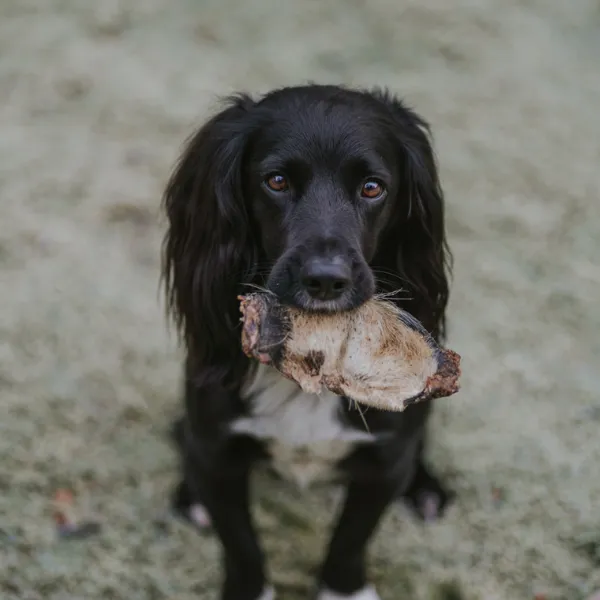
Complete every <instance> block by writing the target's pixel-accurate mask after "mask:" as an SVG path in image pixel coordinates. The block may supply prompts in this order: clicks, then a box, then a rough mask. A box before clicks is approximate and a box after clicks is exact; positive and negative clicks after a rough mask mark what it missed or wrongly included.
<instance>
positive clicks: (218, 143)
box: [163, 96, 256, 377]
mask: <svg viewBox="0 0 600 600" xmlns="http://www.w3.org/2000/svg"><path fill="white" fill-rule="evenodd" d="M253 106H254V102H253V101H252V100H251V99H250V98H249V97H247V96H236V97H234V98H230V99H229V100H228V103H227V106H226V108H224V109H223V110H222V111H221V112H220V113H219V114H217V115H215V116H214V117H213V118H211V119H210V120H209V121H208V122H207V123H206V124H205V125H204V126H202V127H201V128H200V129H199V130H198V131H197V132H196V133H195V134H194V135H192V136H191V138H190V139H188V140H187V142H186V144H185V147H184V150H183V152H182V154H181V157H180V159H179V162H178V164H177V165H176V167H175V169H174V171H173V173H172V175H171V178H170V180H169V182H168V184H167V187H166V191H165V194H164V208H165V210H166V214H167V218H168V229H167V233H166V236H165V240H164V245H163V276H164V280H165V284H166V285H165V287H166V293H167V306H168V310H169V312H170V315H171V316H172V317H173V319H174V320H175V323H176V324H177V326H178V329H179V330H180V333H181V334H182V337H183V339H184V341H185V343H186V346H187V350H188V359H189V360H191V361H192V362H193V363H194V364H195V365H196V366H197V367H202V368H206V369H205V370H207V371H209V370H211V369H213V370H219V369H221V370H222V369H225V371H227V370H228V369H230V368H233V367H234V365H235V364H236V363H238V362H239V361H240V355H241V350H240V340H239V328H238V325H239V316H240V313H239V308H238V307H239V304H238V301H237V294H238V293H239V292H240V284H241V283H243V282H244V280H245V278H246V277H248V272H249V271H250V270H251V269H252V265H253V264H254V262H255V255H256V247H255V241H254V239H253V237H252V228H251V226H250V223H249V216H248V212H247V207H246V204H245V202H244V189H243V187H244V186H243V162H244V153H245V150H246V147H247V143H248V138H249V135H250V128H251V122H250V119H249V113H250V111H251V110H252V107H253ZM222 376H223V373H220V374H219V377H222Z"/></svg>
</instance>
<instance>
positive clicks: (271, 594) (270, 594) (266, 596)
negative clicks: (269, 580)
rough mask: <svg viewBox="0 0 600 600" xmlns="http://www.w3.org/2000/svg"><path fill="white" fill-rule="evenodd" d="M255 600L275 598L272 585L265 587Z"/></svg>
mask: <svg viewBox="0 0 600 600" xmlns="http://www.w3.org/2000/svg"><path fill="white" fill-rule="evenodd" d="M257 600H275V590H274V589H273V588H272V587H268V588H265V589H264V590H263V593H262V594H261V595H260V596H259V597H258V598H257Z"/></svg>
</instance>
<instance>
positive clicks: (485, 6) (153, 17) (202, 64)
mask: <svg viewBox="0 0 600 600" xmlns="http://www.w3.org/2000/svg"><path fill="white" fill-rule="evenodd" d="M307 80H314V81H317V82H333V83H345V84H349V85H361V86H365V85H367V86H368V85H379V86H388V87H389V88H390V89H391V90H393V91H395V92H397V93H398V94H399V95H400V96H402V97H404V98H405V99H406V100H407V101H408V103H409V104H411V105H412V106H413V107H415V108H416V109H417V111H418V112H420V113H421V114H422V115H424V116H425V118H426V119H428V120H429V121H430V122H431V124H432V126H433V131H434V135H435V140H436V147H437V152H438V157H439V161H440V167H441V174H442V181H443V185H444V188H445V191H446V195H447V202H448V209H447V210H448V231H449V236H450V243H451V246H452V249H453V251H454V255H455V277H454V284H453V295H452V301H451V308H450V338H449V345H450V346H451V347H452V348H455V349H456V350H457V351H458V352H460V353H461V354H462V355H463V366H464V378H463V391H462V392H461V393H460V394H459V395H457V396H455V397H453V398H451V399H448V400H443V401H439V402H438V410H437V412H436V416H435V420H434V424H433V427H432V442H433V444H432V448H431V461H432V462H433V464H434V465H435V467H436V468H437V470H438V471H440V472H441V473H442V474H443V476H444V477H445V479H446V480H447V481H448V482H449V483H450V484H451V485H452V486H453V488H454V489H455V490H456V491H457V492H458V499H457V502H456V504H455V505H454V507H453V508H452V510H451V511H450V513H449V514H448V516H447V517H446V518H445V519H444V520H443V521H442V522H440V523H438V524H434V525H428V526H423V525H422V524H419V523H416V522H415V521H414V520H413V519H412V517H411V516H410V515H409V514H408V513H407V512H406V511H405V510H404V509H403V508H402V507H401V506H397V507H394V508H393V510H391V511H390V513H389V514H388V516H387V517H386V519H385V521H384V523H383V525H382V528H381V531H380V533H379V535H378V536H377V538H376V540H375V542H374V543H373V546H372V560H371V566H372V571H373V579H374V580H375V581H376V583H377V584H378V586H379V589H380V593H381V595H382V597H383V598H384V600H396V599H398V600H399V599H401V598H406V599H411V600H412V599H417V600H429V599H430V598H435V597H444V598H450V597H452V598H455V599H458V598H461V599H471V598H472V599H480V600H496V599H498V600H527V599H533V598H538V599H542V598H544V599H546V600H552V599H556V600H558V599H561V600H562V599H566V600H581V599H584V598H588V597H590V595H591V594H592V592H593V591H594V590H595V589H597V588H600V510H599V507H600V435H599V433H598V428H599V424H600V397H599V394H598V392H599V390H600V366H599V359H600V335H599V332H600V329H599V326H600V310H599V308H598V307H599V300H600V200H599V198H598V190H599V188H600V4H599V3H598V0H571V1H570V2H566V1H565V0H527V1H525V0H427V1H425V0H423V1H422V2H417V1H416V0H413V1H411V0H369V2H367V1H366V0H303V1H300V0H296V1H293V0H277V1H276V0H246V1H245V2H234V1H233V0H195V1H192V0H123V1H121V2H117V1H112V0H102V2H79V1H77V0H45V1H44V2H40V1H33V0H19V1H18V2H17V1H14V0H13V1H11V0H0V410H1V415H0V565H2V567H1V570H2V574H1V575H0V598H2V600H17V599H18V600H37V599H41V598H44V599H49V600H70V599H76V600H96V599H115V600H125V599H127V600H138V599H139V600H146V599H148V600H154V599H163V598H165V599H170V600H171V599H172V600H188V599H189V600H191V599H193V598H196V599H197V598H200V599H203V600H204V599H207V600H211V599H214V598H216V587H217V583H218V581H219V549H218V547H217V545H216V543H215V541H214V540H213V539H212V538H210V537H200V536H198V535H197V534H196V533H195V532H194V531H192V530H191V529H190V528H188V527H186V526H184V525H182V524H180V523H179V522H177V521H174V520H169V519H166V518H164V517H163V514H164V511H165V509H166V506H167V495H168V492H169V489H170V486H171V485H172V483H173V482H174V480H175V477H176V461H175V455H174V453H173V451H172V448H171V446H170V443H169V440H168V438H167V429H168V425H169V421H170V419H171V418H172V416H173V415H175V414H176V412H177V409H178V406H179V405H178V402H179V398H178V393H179V375H180V358H181V356H180V352H179V350H178V349H177V346H176V338H175V335H174V334H173V333H172V332H169V331H168V329H167V327H166V323H165V319H164V314H163V303H162V297H161V295H160V289H159V281H158V277H159V257H160V244H161V240H162V235H163V232H164V228H165V223H164V219H163V218H162V215H161V212H160V198H161V193H162V189H163V186H164V184H165V181H166V178H167V176H168V174H169V172H170V169H171V167H172V165H173V163H174V161H175V160H176V157H177V154H178V152H179V150H180V148H181V144H182V143H183V140H184V139H185V137H187V136H188V135H189V134H190V133H191V131H192V130H193V128H194V127H196V126H197V125H198V124H200V123H201V122H202V121H203V120H204V119H205V118H206V117H207V116H208V115H209V114H211V113H212V112H213V111H214V110H216V109H217V107H218V104H217V100H218V98H219V96H220V95H222V94H226V93H230V92H232V91H234V90H245V91H250V92H254V93H257V94H258V93H262V92H265V91H267V90H269V89H270V88H272V87H275V86H281V85H284V84H295V83H303V82H306V81H307ZM258 483H259V485H257V489H256V493H257V499H258V501H257V505H256V507H255V508H256V516H257V519H258V522H259V525H260V529H261V532H262V533H263V535H264V544H265V547H266V551H267V553H268V557H269V561H270V566H271V571H272V573H273V579H274V581H275V583H276V584H277V586H278V588H279V592H280V597H281V598H282V599H283V600H300V599H304V600H306V599H307V598H308V593H309V590H310V589H311V586H312V576H313V574H314V571H315V567H316V566H317V564H318V562H319V560H320V558H321V556H322V553H323V550H324V544H325V541H326V534H327V529H326V527H327V526H328V524H329V522H330V519H331V515H332V500H335V499H336V498H337V494H338V493H339V490H335V489H324V490H319V491H317V492H310V493H307V494H304V495H303V494H298V492H296V491H294V490H291V489H289V488H287V487H286V485H285V484H283V483H280V482H274V481H271V480H269V479H268V478H266V477H264V476H262V475H259V476H258ZM60 489H63V490H66V491H63V492H60V493H61V494H62V496H63V500H64V498H65V496H66V497H67V499H66V502H67V504H68V505H70V509H71V510H73V511H74V514H75V516H72V517H70V518H72V519H79V520H80V521H81V520H85V519H88V520H92V521H94V522H97V523H99V525H100V527H101V528H100V530H99V531H92V530H90V531H88V534H89V535H88V536H87V537H85V539H81V540H78V541H75V540H72V539H69V538H64V537H63V538H61V537H59V536H57V527H56V521H57V519H59V517H58V516H57V514H56V506H55V505H54V504H53V497H54V494H55V493H56V491H57V490H60ZM69 494H73V498H74V499H73V500H71V499H70V497H69ZM65 510H66V509H65ZM62 514H63V515H64V511H63V513H62ZM59 520H60V519H59ZM445 584H449V585H450V584H451V586H453V587H452V590H453V591H452V592H450V591H449V590H448V589H446V592H445V595H444V594H443V593H442V591H441V590H442V588H443V586H444V585H445ZM436 594H438V596H436ZM452 594H454V595H452Z"/></svg>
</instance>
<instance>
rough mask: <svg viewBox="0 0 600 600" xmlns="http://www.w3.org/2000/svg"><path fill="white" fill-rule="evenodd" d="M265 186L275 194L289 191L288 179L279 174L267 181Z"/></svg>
mask: <svg viewBox="0 0 600 600" xmlns="http://www.w3.org/2000/svg"><path fill="white" fill-rule="evenodd" d="M265 185H266V186H267V187H268V188H269V189H270V190H272V191H273V192H285V191H287V189H288V182H287V179H286V178H285V177H284V176H283V175H281V174H279V173H275V174H274V175H271V176H270V177H269V178H268V179H267V180H266V181H265Z"/></svg>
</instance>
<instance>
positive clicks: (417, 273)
mask: <svg viewBox="0 0 600 600" xmlns="http://www.w3.org/2000/svg"><path fill="white" fill-rule="evenodd" d="M374 94H375V96H376V97H378V99H379V100H380V101H382V102H383V103H384V104H385V105H386V106H387V109H388V111H389V114H390V125H391V127H390V131H391V132H392V135H393V136H394V138H395V143H396V147H397V149H398V161H399V168H400V177H401V180H402V183H401V186H400V190H399V194H398V197H397V198H396V199H395V206H394V214H393V217H392V219H390V226H389V227H388V231H387V235H385V234H384V238H383V240H382V244H381V252H379V253H378V254H379V255H380V256H382V255H383V256H382V260H384V261H385V262H387V263H388V268H394V267H395V270H396V271H397V272H399V274H400V275H401V277H402V278H403V279H404V281H405V285H407V286H408V288H409V289H408V290H407V292H408V294H409V296H410V299H409V300H408V301H407V302H408V304H409V305H410V306H411V311H412V312H413V313H414V314H415V316H416V317H417V318H418V319H419V320H421V321H422V322H423V324H424V325H425V326H426V327H427V329H428V330H429V331H430V332H431V333H432V334H433V335H434V336H435V337H436V338H443V336H444V333H445V310H446V305H447V302H448V287H449V286H448V277H449V275H450V270H451V254H450V251H449V249H448V245H447V242H446V232H445V218H444V195H443V192H442V187H441V185H440V181H439V176H438V170H437V164H436V159H435V155H434V150H433V143H432V138H431V133H430V129H429V125H428V124H427V122H425V121H424V120H423V119H422V118H421V117H420V116H419V115H418V114H416V113H415V112H414V111H413V110H411V109H410V108H408V107H406V106H405V105H404V104H403V102H401V101H400V100H398V99H397V98H395V97H393V96H392V95H390V94H389V93H387V92H379V91H375V92H374ZM384 256H385V258H384ZM390 260H393V261H394V263H395V264H394V265H391V264H389V262H390Z"/></svg>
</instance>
